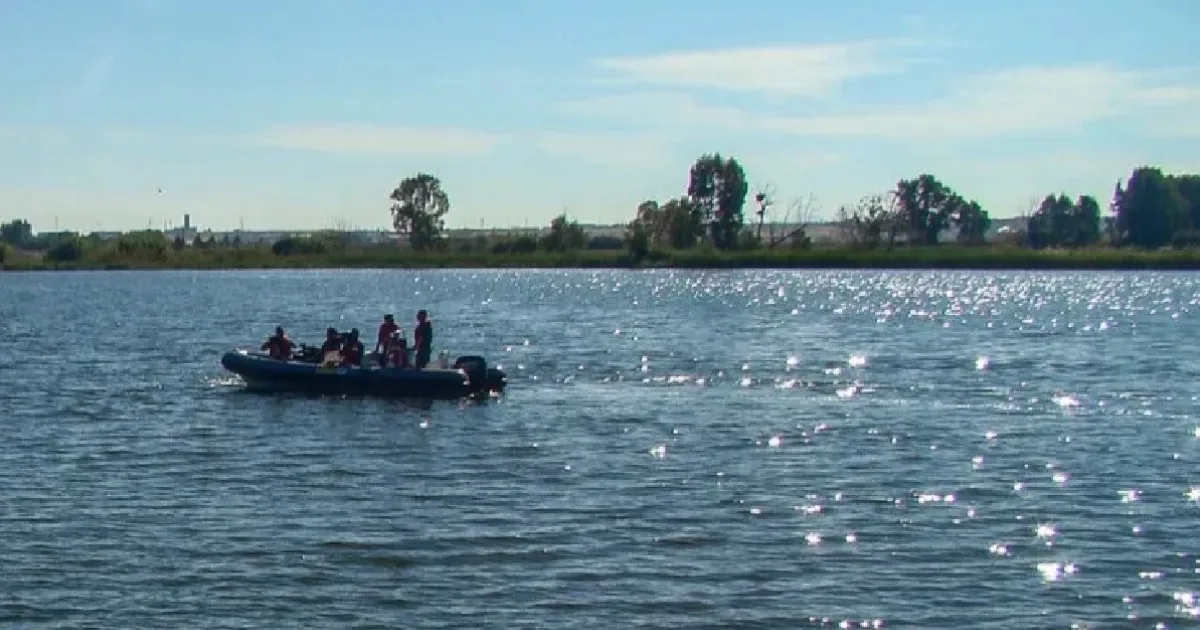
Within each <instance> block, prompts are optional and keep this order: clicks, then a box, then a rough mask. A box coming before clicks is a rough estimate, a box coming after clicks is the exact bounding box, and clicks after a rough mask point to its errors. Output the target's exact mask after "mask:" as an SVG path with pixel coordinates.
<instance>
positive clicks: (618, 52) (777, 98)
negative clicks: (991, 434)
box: [0, 0, 1200, 231]
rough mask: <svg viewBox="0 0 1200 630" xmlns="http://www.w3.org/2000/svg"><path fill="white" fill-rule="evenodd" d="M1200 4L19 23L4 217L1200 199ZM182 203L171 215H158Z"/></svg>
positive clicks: (873, 4)
mask: <svg viewBox="0 0 1200 630" xmlns="http://www.w3.org/2000/svg"><path fill="white" fill-rule="evenodd" d="M1196 24H1200V3H1198V2H1195V0H1157V1H1151V2H1148V3H1146V4H1145V5H1141V6H1140V8H1136V9H1135V8H1134V7H1133V6H1132V5H1129V4H1127V3H1117V2H1115V1H1113V0H1057V1H1055V2H1046V1H1044V0H1043V1H1040V2H1034V1H1032V0H1016V1H1011V2H1004V3H1001V2H988V3H985V2H961V1H958V2H955V1H951V0H945V1H932V0H924V1H922V0H913V1H906V2H903V3H899V2H882V1H880V0H876V1H867V0H857V1H847V2H843V3H829V2H813V1H809V0H790V1H789V0H760V1H757V2H754V1H748V2H746V3H731V2H727V1H721V2H718V1H715V0H692V1H691V2H689V3H684V2H682V1H681V0H674V1H671V2H667V1H666V0H642V1H641V2H633V1H625V2H621V1H618V2H606V3H599V2H565V1H561V0H559V1H552V0H506V1H505V2H497V1H495V0H457V1H454V2H442V3H415V2H401V1H400V0H342V1H340V2H334V1H333V0H328V1H318V0H255V1H254V2H242V1H238V2H235V1H234V0H204V1H201V0H189V1H185V0H53V1H46V0H5V1H0V60H2V63H0V85H4V86H5V89H4V91H3V97H2V99H3V106H2V107H0V219H6V218H12V217H26V218H28V219H29V220H30V221H32V222H33V223H34V227H35V229H44V230H48V229H53V228H54V226H55V224H56V223H57V225H58V226H59V227H60V228H61V229H75V230H81V231H91V230H95V229H106V230H111V229H130V228H139V227H145V226H146V225H147V224H153V225H155V226H156V227H157V226H161V225H162V223H163V221H164V220H166V221H168V222H169V223H171V224H177V223H179V222H180V220H181V219H180V217H181V216H182V214H183V213H185V212H188V213H191V215H192V217H193V219H192V220H193V223H197V224H200V225H202V226H206V227H213V228H215V229H227V228H234V227H237V226H238V225H239V223H244V225H245V227H246V228H247V229H268V228H326V227H333V226H335V225H350V226H357V227H363V228H370V227H383V226H387V225H389V223H390V219H389V217H388V212H387V209H388V206H389V202H388V199H387V195H388V194H389V193H390V191H391V189H392V188H393V187H394V186H395V185H396V184H397V183H398V182H399V181H400V180H401V179H403V178H404V177H406V176H408V175H411V174H414V173H416V172H419V171H428V172H431V173H434V174H435V175H437V176H439V177H440V178H441V179H442V181H443V184H444V186H445V187H446V189H447V191H448V193H449V195H450V198H451V202H452V206H453V209H452V211H451V213H450V215H449V216H448V222H449V223H450V224H451V225H454V226H464V227H476V226H478V225H480V222H481V221H483V222H484V223H485V224H486V225H489V226H493V225H521V224H524V223H525V222H526V221H528V222H529V223H530V224H545V223H547V222H548V221H549V220H550V218H551V217H553V216H554V215H556V214H558V213H560V212H562V211H564V210H566V211H567V212H568V213H569V214H570V215H572V216H573V217H575V218H577V219H578V220H580V221H583V222H604V223H615V222H624V221H627V220H628V219H629V218H631V217H632V215H633V212H634V209H635V208H636V206H637V204H638V203H639V202H640V201H642V200H644V199H660V200H665V199H666V198H669V197H671V196H677V195H680V194H682V193H683V192H684V191H685V190H686V185H687V171H688V168H689V167H690V165H691V163H692V162H693V161H694V160H695V158H696V157H697V156H698V155H700V154H701V153H704V152H710V151H719V152H721V153H722V154H727V155H732V156H734V157H736V158H738V160H739V161H740V162H741V163H742V164H743V166H744V167H745V169H746V171H747V174H748V176H749V178H750V180H751V185H752V187H754V188H758V187H763V186H769V187H770V189H771V190H772V191H773V194H774V196H775V197H776V199H777V207H778V213H779V214H780V215H782V213H783V211H784V209H785V208H786V207H787V206H788V205H789V202H790V201H791V200H793V199H800V198H811V199H812V200H814V201H815V207H816V208H817V215H818V216H825V217H829V216H832V215H833V213H834V212H835V210H836V208H837V207H838V206H839V205H842V204H852V203H854V202H855V201H856V200H857V199H858V198H860V197H862V196H863V195H868V194H872V193H877V192H882V191H885V190H887V189H889V188H891V187H892V186H893V185H894V184H895V182H896V180H897V179H899V178H903V177H912V176H915V175H917V174H920V173H922V172H931V173H934V174H935V175H937V176H939V177H940V178H941V179H943V180H944V181H945V182H946V183H948V184H949V185H951V186H953V187H954V188H956V189H957V190H959V191H960V192H961V193H963V194H964V195H967V196H969V197H972V198H975V199H978V200H979V201H980V202H981V203H982V204H983V205H984V206H985V207H986V208H987V209H988V210H989V211H990V212H991V213H992V214H993V216H997V217H1003V216H1013V215H1015V214H1018V213H1020V212H1022V211H1024V210H1025V209H1026V207H1027V206H1028V204H1029V202H1030V200H1031V199H1035V198H1040V197H1041V196H1044V195H1045V194H1046V193H1049V192H1060V191H1061V192H1066V193H1068V194H1073V195H1074V194H1079V193H1091V194H1094V195H1097V196H1098V197H1100V198H1101V199H1102V200H1103V201H1104V202H1107V200H1108V198H1109V197H1110V196H1111V191H1112V189H1113V185H1114V184H1115V182H1116V181H1117V180H1118V179H1119V178H1122V177H1125V176H1127V175H1128V173H1129V171H1130V170H1131V169H1132V168H1134V167H1135V166H1138V165H1140V164H1154V165H1160V166H1162V167H1163V168H1164V169H1167V170H1169V171H1196V172H1200V150H1197V149H1196V147H1197V146H1200V144H1198V143H1197V140H1200V56H1198V55H1197V53H1196V49H1195V39H1194V29H1195V25H1196ZM160 189H161V190H162V192H161V193H160V192H159V190H160Z"/></svg>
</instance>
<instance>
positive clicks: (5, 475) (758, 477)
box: [0, 271, 1200, 628]
mask: <svg viewBox="0 0 1200 630" xmlns="http://www.w3.org/2000/svg"><path fill="white" fill-rule="evenodd" d="M417 308H428V309H429V310H430V312H431V313H432V316H433V319H434V324H435V327H436V330H437V333H436V339H437V343H438V345H439V346H440V347H444V348H447V349H450V350H451V352H452V354H466V353H472V354H475V353H479V354H483V355H484V356H486V357H488V358H489V360H491V361H492V362H494V363H498V364H501V365H502V366H503V367H504V368H505V369H506V370H507V371H508V372H509V375H510V383H511V384H510V391H509V392H508V394H507V395H506V396H505V397H503V398H502V399H499V400H496V401H493V402H491V403H488V404H484V405H470V404H453V403H437V404H433V405H416V404H406V403H403V402H393V401H378V400H362V399H344V400H338V399H319V398H308V397H303V396H260V395H253V394H247V393H245V392H243V391H241V389H240V386H239V385H238V383H237V380H236V379H232V378H229V377H228V375H226V374H223V373H222V372H221V370H220V367H219V365H218V363H217V359H218V357H219V355H220V353H221V352H222V351H224V350H225V349H227V348H229V347H232V346H237V345H249V344H251V343H255V342H256V341H257V340H259V339H261V338H262V337H263V336H265V335H266V334H267V333H268V332H269V331H270V329H271V328H273V327H274V326H275V325H276V324H277V323H281V324H283V325H285V326H287V327H288V328H289V330H290V331H291V332H292V334H293V336H297V337H300V338H301V339H302V340H310V341H311V340H316V339H318V338H319V336H320V334H321V331H323V329H324V328H325V327H326V326H327V325H335V326H339V327H342V328H348V327H350V326H357V327H359V328H360V329H361V330H363V331H364V333H365V334H367V336H368V337H369V336H370V333H371V332H372V331H373V326H374V325H375V322H377V321H378V318H379V316H380V315H381V314H382V313H383V312H395V313H396V314H397V318H398V320H399V321H401V322H402V323H406V324H407V326H408V327H409V328H411V326H412V324H411V323H408V322H409V321H410V320H411V319H412V316H413V314H414V313H415V311H416V309H417ZM1197 309H1200V277H1197V276H1194V275H1187V274H1115V273H1113V274H1109V273H1040V274H1035V273H946V272H936V273H935V272H826V271H820V272H817V271H804V272H783V271H754V272H684V271H653V272H627V271H495V272H493V271H468V272H461V271H419V272H418V271H408V272H403V271H357V272H333V271H304V272H155V273H149V272H147V273H141V272H127V273H78V274H52V273H46V274H24V275H14V274H4V275H0V358H3V359H5V360H3V361H0V404H2V405H3V409H4V410H5V414H4V415H5V421H4V428H5V429H6V437H5V439H4V440H3V441H0V497H2V498H3V501H2V503H0V505H2V508H0V559H3V560H4V564H5V570H4V571H3V573H2V576H0V621H2V622H5V623H14V624H17V625H18V626H22V627H24V626H26V625H36V626H37V627H79V626H82V625H87V624H96V625H100V626H105V627H212V626H220V627H226V626H229V627H233V626H237V627H246V626H255V627H270V628H280V627H293V626H304V627H313V626H318V627H368V626H387V627H502V628H520V627H596V628H609V627H630V626H635V625H636V626H644V627H680V628H682V627H687V628H695V627H710V626H712V627H717V626H725V627H730V626H736V627H788V628H795V627H830V628H833V627H841V628H851V627H854V628H873V627H913V628H967V627H971V628H1032V627H1063V628H1066V627H1079V628H1083V627H1087V628H1107V627H1148V628H1150V627H1169V628H1181V627H1198V626H1200V603H1198V602H1197V592H1200V557H1198V556H1197V553H1198V551H1200V549H1197V542H1196V541H1197V537H1196V535H1195V531H1196V522H1197V517H1198V516H1200V472H1198V471H1200V467H1198V466H1197V461H1198V457H1200V419H1198V416H1197V413H1196V408H1197V402H1198V400H1200V385H1197V376H1198V375H1200V362H1198V361H1197V359H1196V357H1195V350H1194V348H1195V347H1196V346H1195V344H1194V343H1192V341H1193V340H1194V339H1196V338H1197V333H1198V332H1200V326H1198V324H1197Z"/></svg>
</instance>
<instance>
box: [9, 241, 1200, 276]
mask: <svg viewBox="0 0 1200 630" xmlns="http://www.w3.org/2000/svg"><path fill="white" fill-rule="evenodd" d="M239 269H241V270H269V269H283V270H301V269H313V270H337V269H463V270H466V269H695V270H702V269H712V270H718V269H830V270H832V269H880V270H888V269H893V270H894V269H905V270H921V269H925V270H979V271H998V270H1009V271H1050V270H1064V271H1066V270H1077V271H1086V270H1096V271H1140V270H1141V271H1200V249H1194V248H1188V249H1162V250H1137V249H1128V248H1111V247H1095V248H1084V249H1074V250H1066V249H1063V250H1049V249H1045V250H1033V249H1026V248H1014V247H987V246H975V247H965V246H955V245H944V246H936V247H923V248H903V249H895V250H892V251H887V250H861V249H851V248H813V249H803V250H747V251H740V252H729V253H721V252H713V251H696V250H690V251H670V252H659V251H656V252H651V253H650V254H649V255H647V256H646V257H645V258H644V259H642V260H641V261H635V260H634V258H633V257H632V256H631V255H630V254H629V253H628V252H627V251H623V250H577V251H571V252H534V253H527V254H492V253H465V252H464V253H458V252H444V253H442V252H439V253H427V254H422V253H416V252H411V251H399V250H394V249H391V250H367V249H364V250H360V251H355V250H347V251H342V252H336V253H327V254H314V255H294V256H281V255H276V254H273V253H272V252H270V251H269V250H267V251H263V250H261V249H257V248H243V249H229V250H225V249H218V250H205V251H184V252H168V253H166V255H164V256H163V257H162V258H150V259H146V258H124V257H104V258H101V259H96V260H88V259H83V260H77V261H71V262H58V263H55V262H48V261H44V260H40V259H36V258H33V257H26V256H19V257H12V256H10V257H9V259H8V260H5V262H4V264H3V265H0V270H2V272H3V273H9V272H18V273H19V272H39V271H119V270H128V271H151V270H190V271H222V270H239Z"/></svg>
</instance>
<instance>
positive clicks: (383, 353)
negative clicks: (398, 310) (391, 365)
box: [375, 313, 400, 366]
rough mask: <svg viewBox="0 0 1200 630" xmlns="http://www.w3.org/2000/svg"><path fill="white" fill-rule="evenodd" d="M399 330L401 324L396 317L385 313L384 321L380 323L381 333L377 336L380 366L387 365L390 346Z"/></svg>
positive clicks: (377, 352)
mask: <svg viewBox="0 0 1200 630" xmlns="http://www.w3.org/2000/svg"><path fill="white" fill-rule="evenodd" d="M399 331H400V325H399V324H397V323H396V318H395V317H392V314H391V313H388V314H387V315H384V316H383V322H382V323H380V324H379V335H378V336H377V337H376V338H375V354H377V355H379V365H380V366H384V365H387V359H388V354H389V351H388V346H389V345H391V343H392V340H393V339H394V335H395V334H396V333H397V332H399Z"/></svg>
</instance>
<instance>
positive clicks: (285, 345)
mask: <svg viewBox="0 0 1200 630" xmlns="http://www.w3.org/2000/svg"><path fill="white" fill-rule="evenodd" d="M261 349H262V350H266V351H267V352H268V353H269V354H270V356H271V358H272V359H279V360H280V361H287V360H288V359H290V358H292V340H291V339H288V336H287V334H286V333H284V332H283V326H276V327H275V334H274V335H271V336H270V337H269V338H267V341H266V343H264V344H263V345H262V348H261Z"/></svg>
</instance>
